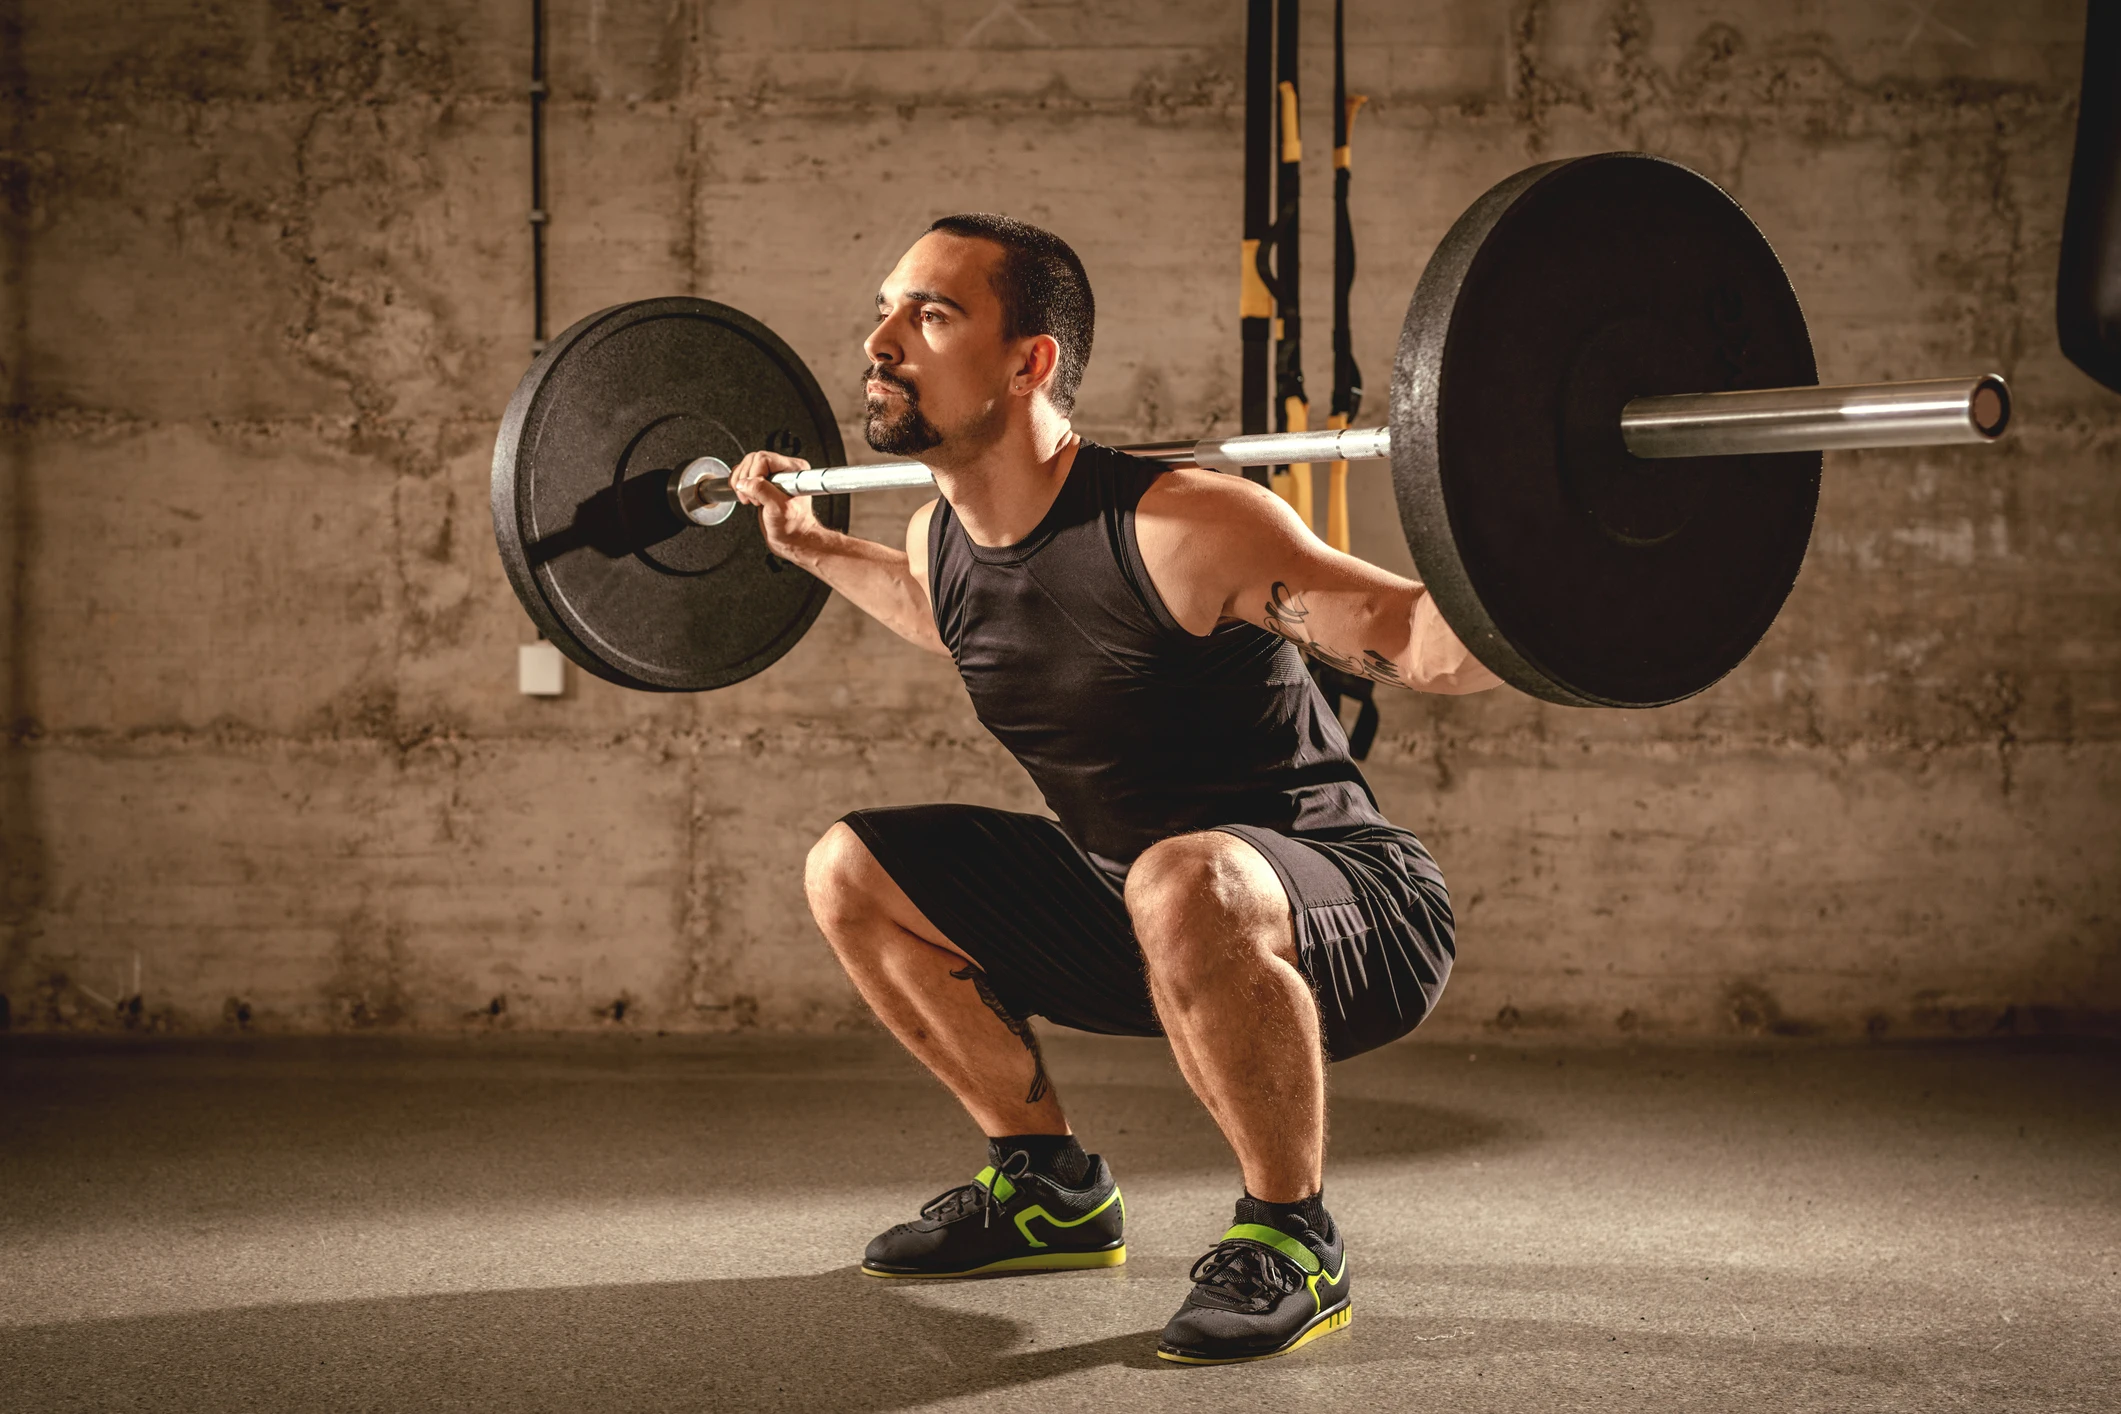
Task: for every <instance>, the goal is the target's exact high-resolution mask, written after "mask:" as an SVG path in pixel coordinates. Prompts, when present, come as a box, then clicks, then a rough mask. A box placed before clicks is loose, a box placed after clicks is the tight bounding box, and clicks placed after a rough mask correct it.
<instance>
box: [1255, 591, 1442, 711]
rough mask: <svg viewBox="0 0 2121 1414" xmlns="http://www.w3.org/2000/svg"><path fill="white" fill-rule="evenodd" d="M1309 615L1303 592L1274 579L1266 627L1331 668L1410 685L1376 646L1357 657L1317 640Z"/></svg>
mask: <svg viewBox="0 0 2121 1414" xmlns="http://www.w3.org/2000/svg"><path fill="white" fill-rule="evenodd" d="M1310 617H1311V610H1310V609H1309V608H1308V607H1306V606H1305V604H1304V598H1303V595H1301V594H1298V593H1297V592H1296V591H1295V590H1293V589H1291V588H1289V586H1288V585H1286V584H1283V583H1282V582H1281V581H1280V580H1276V581H1274V588H1273V589H1272V590H1270V591H1269V592H1268V596H1267V612H1266V618H1267V628H1268V629H1269V630H1270V631H1271V632H1274V633H1278V634H1280V635H1281V636H1282V637H1283V638H1286V639H1288V640H1289V641H1290V642H1291V643H1293V644H1295V645H1296V646H1297V647H1298V648H1301V649H1302V650H1303V651H1304V652H1305V653H1307V654H1309V655H1310V656H1311V657H1313V658H1316V659H1317V660H1318V661H1319V662H1321V663H1324V664H1325V665H1326V666H1327V667H1329V668H1338V669H1340V670H1341V671H1342V672H1344V673H1352V674H1353V675H1355V676H1356V677H1359V678H1368V679H1370V680H1371V681H1372V682H1381V683H1385V684H1387V685H1389V686H1392V687H1406V686H1408V683H1407V680H1406V679H1405V678H1404V677H1402V676H1400V672H1399V664H1397V663H1395V662H1393V661H1392V660H1391V659H1390V658H1387V657H1386V656H1385V655H1384V654H1382V653H1380V652H1378V651H1377V650H1376V649H1374V648H1365V649H1363V651H1362V656H1361V657H1357V656H1355V655H1354V654H1352V653H1343V652H1340V651H1339V650H1337V649H1333V648H1328V647H1326V646H1325V645H1324V644H1322V643H1317V642H1314V641H1313V640H1312V638H1311V631H1310V629H1308V628H1306V627H1305V626H1304V621H1305V620H1306V619H1308V618H1310Z"/></svg>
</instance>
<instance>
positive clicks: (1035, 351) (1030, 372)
mask: <svg viewBox="0 0 2121 1414" xmlns="http://www.w3.org/2000/svg"><path fill="white" fill-rule="evenodd" d="M1022 348H1023V351H1024V353H1023V358H1022V360H1021V361H1020V362H1019V363H1018V364H1017V365H1016V374H1015V376H1014V377H1012V378H1011V379H1010V380H1009V391H1010V392H1012V393H1024V394H1030V393H1035V392H1037V391H1038V390H1039V389H1041V388H1043V387H1045V386H1046V385H1047V384H1048V383H1051V382H1052V381H1053V375H1054V373H1055V372H1056V371H1058V370H1059V368H1060V340H1058V339H1056V338H1054V337H1053V336H1052V335H1051V334H1034V335H1032V336H1031V337H1030V338H1028V339H1026V340H1024V342H1023V345H1022Z"/></svg>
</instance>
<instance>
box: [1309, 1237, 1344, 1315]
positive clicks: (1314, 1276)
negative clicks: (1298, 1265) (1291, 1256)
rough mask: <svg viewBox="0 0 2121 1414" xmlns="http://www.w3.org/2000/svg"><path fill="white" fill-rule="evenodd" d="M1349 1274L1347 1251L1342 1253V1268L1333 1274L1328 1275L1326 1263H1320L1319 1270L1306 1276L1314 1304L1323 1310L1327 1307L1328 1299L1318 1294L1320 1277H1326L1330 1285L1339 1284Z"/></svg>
mask: <svg viewBox="0 0 2121 1414" xmlns="http://www.w3.org/2000/svg"><path fill="white" fill-rule="evenodd" d="M1347 1275H1348V1254H1347V1253H1346V1252H1345V1251H1344V1252H1342V1253H1341V1254H1340V1270H1339V1271H1337V1272H1335V1273H1333V1275H1331V1276H1326V1267H1325V1263H1323V1262H1321V1263H1319V1266H1318V1270H1317V1271H1315V1272H1313V1273H1311V1275H1310V1276H1308V1277H1306V1278H1304V1285H1305V1286H1306V1287H1308V1288H1310V1291H1311V1301H1312V1304H1313V1305H1315V1306H1316V1307H1317V1308H1318V1309H1319V1310H1321V1311H1323V1310H1325V1309H1326V1299H1325V1298H1324V1297H1323V1296H1320V1295H1319V1294H1318V1281H1319V1278H1321V1277H1325V1280H1326V1282H1327V1284H1328V1285H1331V1286H1339V1285H1340V1284H1341V1282H1342V1280H1344V1279H1345V1278H1346V1277H1347Z"/></svg>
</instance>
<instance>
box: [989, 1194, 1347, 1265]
mask: <svg viewBox="0 0 2121 1414" xmlns="http://www.w3.org/2000/svg"><path fill="white" fill-rule="evenodd" d="M1006 1181H1007V1180H1004V1182H1006ZM995 1196H996V1197H997V1198H998V1197H1000V1196H1001V1195H1000V1194H998V1193H997V1194H996V1195H995ZM1117 1202H1119V1185H1118V1184H1116V1183H1115V1184H1113V1185H1112V1196H1111V1197H1109V1198H1107V1199H1106V1200H1105V1201H1104V1202H1102V1203H1100V1204H1098V1205H1097V1206H1096V1207H1094V1208H1092V1209H1091V1210H1090V1211H1089V1212H1087V1213H1084V1214H1083V1215H1082V1216H1081V1217H1079V1218H1065V1219H1064V1218H1056V1217H1055V1216H1053V1214H1051V1213H1049V1212H1047V1211H1046V1210H1045V1209H1044V1208H1042V1207H1040V1206H1039V1205H1038V1204H1036V1203H1033V1204H1032V1205H1031V1206H1030V1207H1028V1208H1026V1209H1024V1210H1023V1211H1022V1212H1021V1213H1018V1214H1017V1215H1016V1230H1017V1231H1018V1232H1020V1233H1022V1234H1023V1235H1024V1241H1026V1242H1028V1243H1030V1244H1031V1245H1032V1246H1033V1247H1043V1246H1045V1245H1046V1244H1045V1243H1043V1242H1041V1241H1039V1240H1038V1239H1037V1238H1035V1237H1033V1236H1032V1235H1031V1220H1032V1219H1033V1218H1044V1219H1045V1220H1046V1221H1047V1222H1049V1223H1052V1224H1053V1225H1054V1226H1055V1227H1062V1228H1066V1227H1081V1226H1082V1225H1083V1224H1084V1223H1086V1222H1088V1221H1090V1219H1092V1218H1094V1217H1096V1216H1097V1215H1098V1214H1099V1213H1102V1212H1103V1211H1104V1210H1105V1209H1107V1208H1109V1207H1111V1206H1112V1205H1113V1204H1114V1203H1117ZM1119 1215H1120V1218H1121V1219H1122V1220H1125V1218H1126V1216H1127V1205H1126V1204H1124V1203H1120V1208H1119ZM1342 1265H1346V1264H1345V1263H1343V1264H1342Z"/></svg>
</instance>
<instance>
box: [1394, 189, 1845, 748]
mask: <svg viewBox="0 0 2121 1414" xmlns="http://www.w3.org/2000/svg"><path fill="white" fill-rule="evenodd" d="M1818 381H1819V374H1818V368H1817V366H1816V365H1815V364H1814V362H1813V360H1812V345H1811V338H1810V335H1809V334H1808V333H1807V332H1806V330H1805V324H1804V314H1803V311H1802V310H1801V309H1799V308H1798V304H1797V296H1796V294H1795V292H1794V291H1792V290H1791V288H1790V282H1789V277H1788V276H1787V275H1786V274H1785V273H1784V272H1783V269H1782V264H1781V262H1780V261H1778V260H1777V259H1776V258H1775V252H1774V250H1773V248H1771V247H1770V246H1769V245H1768V242H1767V238H1766V237H1765V236H1763V235H1761V233H1760V230H1759V228H1758V227H1756V226H1754V224H1753V223H1752V221H1751V220H1750V219H1749V218H1748V217H1747V216H1746V214H1745V212H1744V211H1743V210H1742V209H1741V208H1740V207H1739V205H1738V203H1737V202H1735V201H1733V200H1732V199H1731V198H1730V197H1729V196H1728V195H1726V194H1725V193H1724V191H1723V190H1722V189H1721V188H1719V187H1718V186H1717V185H1716V184H1715V183H1713V182H1711V181H1709V180H1708V178H1706V177H1703V176H1701V175H1700V174H1698V173H1696V172H1692V171H1690V170H1688V169H1687V168H1685V167H1682V166H1680V165H1678V164H1677V163H1674V162H1667V161H1664V160H1662V159H1660V158H1655V157H1649V156H1645V155H1643V154H1640V153H1607V154H1604V155H1601V156H1596V157H1582V158H1576V159H1573V160H1570V161H1563V162H1551V163H1548V164H1546V165H1544V166H1540V167H1533V168H1531V169H1529V170H1527V171H1524V172H1520V173H1518V174H1517V175H1516V176H1514V177H1511V178H1509V179H1508V180H1507V181H1504V182H1502V183H1500V184H1499V185H1497V186H1495V187H1494V188H1493V189H1491V190H1490V191H1489V192H1488V193H1487V194H1486V195H1484V196H1482V197H1481V198H1480V200H1478V201H1477V202H1475V203H1474V204H1473V206H1472V207H1471V208H1470V209H1469V210H1468V211H1467V212H1466V214H1465V215H1464V216H1462V217H1460V218H1459V220H1458V223H1457V224H1456V225H1455V226H1453V227H1452V228H1451V232H1450V234H1449V235H1447V236H1446V237H1444V240H1443V244H1441V245H1440V246H1438V247H1437V249H1436V254H1435V256H1434V257H1433V258H1432V259H1431V260H1430V261H1429V265H1428V268H1427V270H1425V271H1424V272H1423V273H1422V277H1421V284H1420V285H1419V287H1417V289H1416V290H1415V292H1414V300H1413V303H1412V304H1411V305H1410V306H1409V308H1408V310H1407V319H1406V324H1405V326H1404V327H1403V328H1402V329H1401V332H1400V339H1399V350H1398V354H1397V357H1396V358H1395V360H1394V363H1393V368H1392V478H1393V482H1394V485H1395V487H1396V489H1397V491H1398V496H1399V511H1400V519H1401V521H1402V523H1403V524H1404V525H1405V528H1406V533H1407V543H1408V546H1409V547H1410V548H1411V549H1412V551H1413V554H1414V563H1415V564H1416V566H1417V567H1418V568H1419V571H1420V573H1421V577H1422V578H1423V580H1424V581H1426V582H1427V584H1428V586H1429V588H1430V590H1431V591H1432V592H1433V593H1434V594H1435V595H1436V601H1437V607H1438V608H1440V609H1441V610H1442V611H1443V614H1444V617H1445V619H1446V620H1448V621H1449V623H1450V624H1451V626H1452V628H1453V629H1454V630H1455V631H1456V632H1457V633H1458V635H1459V637H1460V638H1462V639H1463V640H1465V643H1466V645H1467V646H1468V647H1469V648H1471V649H1472V650H1473V652H1474V653H1475V654H1476V655H1477V656H1478V657H1479V658H1480V660H1481V661H1482V662H1483V663H1485V664H1487V665H1488V666H1489V667H1490V668H1492V669H1493V670H1494V671H1495V672H1496V673H1497V674H1499V675H1500V676H1501V677H1502V678H1503V679H1504V680H1505V681H1506V682H1509V683H1510V684H1512V685H1513V686H1516V687H1518V688H1521V689H1523V690H1524V691H1526V692H1529V693H1531V694H1532V695H1533V696H1535V697H1543V698H1545V699H1546V700H1548V701H1550V702H1561V703H1566V704H1569V705H1572V706H1602V707H1653V706H1661V705H1663V704H1665V703H1668V702H1676V701H1678V700H1680V699H1681V698H1684V697H1690V696H1692V695H1693V694H1694V693H1697V692H1700V691H1701V690H1702V689H1703V688H1706V687H1708V686H1709V685H1710V684H1711V683H1714V682H1715V681H1716V680H1717V679H1719V678H1721V677H1722V676H1723V675H1724V674H1726V673H1728V672H1729V671H1730V670H1731V669H1732V668H1734V667H1736V666H1737V665H1738V664H1739V663H1740V662H1742V661H1743V660H1744V658H1745V656H1746V654H1747V653H1749V652H1751V651H1752V649H1753V646H1754V645H1755V644H1756V643H1758V642H1759V641H1760V638H1761V635H1763V634H1765V633H1766V632H1767V629H1768V625H1769V624H1771V623H1773V622H1774V619H1775V615H1776V613H1777V612H1779V611H1780V610H1781V608H1782V604H1783V601H1784V600H1785V599H1786V598H1788V597H1789V592H1790V589H1791V586H1792V585H1794V584H1795V583H1796V579H1797V571H1798V568H1799V566H1800V565H1801V564H1802V563H1803V560H1804V552H1805V547H1806V546H1807V544H1808V543H1809V542H1810V539H1811V533H1812V515H1813V512H1814V511H1815V509H1816V508H1817V506H1818V501H1819V468H1820V456H1819V454H1818V453H1817V452H1789V453H1778V454H1776V455H1773V456H1747V457H1701V458H1688V459H1683V460H1673V461H1642V460H1639V459H1637V458H1635V457H1632V456H1630V455H1629V454H1628V452H1627V450H1626V448H1625V447H1624V446H1623V445H1622V443H1621V439H1620V409H1621V407H1622V405H1624V404H1625V403H1626V402H1627V401H1628V400H1629V399H1630V398H1635V397H1642V396H1646V395H1650V394H1657V393H1697V392H1710V391H1717V390H1722V389H1729V388H1774V387H1796V386H1803V385H1810V384H1815V383H1817V382H1818Z"/></svg>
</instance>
